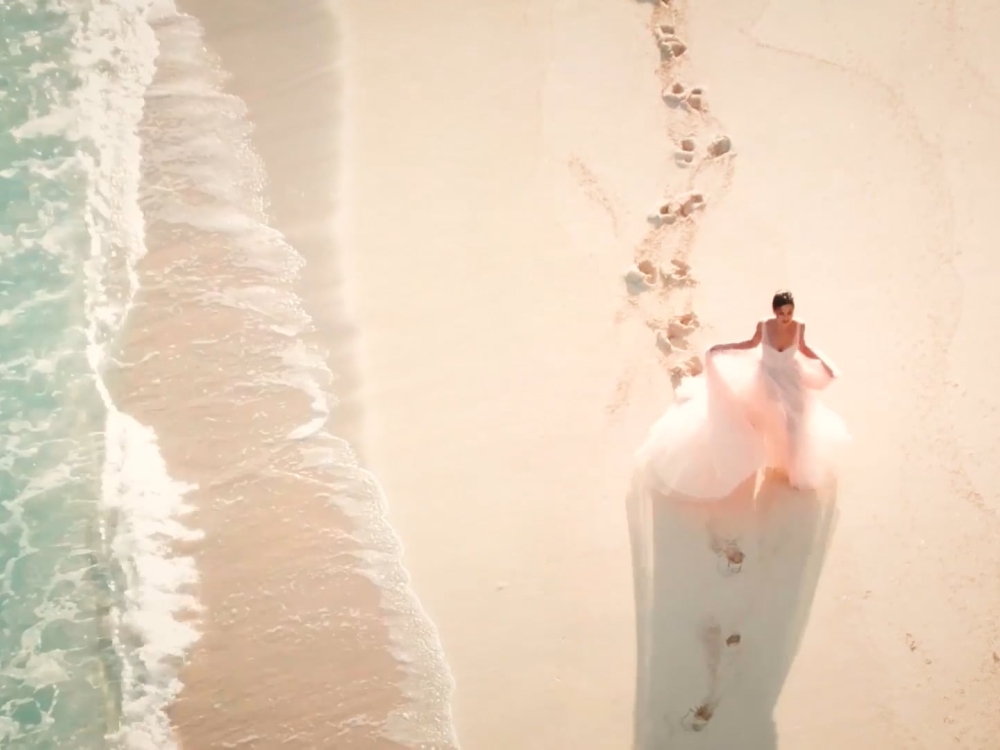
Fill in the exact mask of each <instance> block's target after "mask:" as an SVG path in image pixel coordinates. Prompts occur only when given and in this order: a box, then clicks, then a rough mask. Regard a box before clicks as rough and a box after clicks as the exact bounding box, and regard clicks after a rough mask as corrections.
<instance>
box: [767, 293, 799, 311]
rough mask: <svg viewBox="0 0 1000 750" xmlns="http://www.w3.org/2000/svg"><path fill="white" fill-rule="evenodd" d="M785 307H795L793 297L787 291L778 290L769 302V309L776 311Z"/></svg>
mask: <svg viewBox="0 0 1000 750" xmlns="http://www.w3.org/2000/svg"><path fill="white" fill-rule="evenodd" d="M785 305H791V306H792V307H795V297H793V296H792V293H791V292H790V291H788V290H787V289H779V290H778V291H777V292H775V293H774V299H772V300H771V309H772V310H777V309H778V308H781V307H784V306H785Z"/></svg>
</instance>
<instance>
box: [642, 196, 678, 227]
mask: <svg viewBox="0 0 1000 750" xmlns="http://www.w3.org/2000/svg"><path fill="white" fill-rule="evenodd" d="M678 216H680V205H679V204H677V203H675V202H671V201H667V202H666V203H664V204H662V205H661V206H660V207H659V208H657V209H656V211H654V212H653V213H651V214H650V215H649V216H648V217H647V218H648V219H649V223H650V224H653V225H654V226H657V227H661V226H663V225H664V224H673V223H674V222H675V221H677V217H678Z"/></svg>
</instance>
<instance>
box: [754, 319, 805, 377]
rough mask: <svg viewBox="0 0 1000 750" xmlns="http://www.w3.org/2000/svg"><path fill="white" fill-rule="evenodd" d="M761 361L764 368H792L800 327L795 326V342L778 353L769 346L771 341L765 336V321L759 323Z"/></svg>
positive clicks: (797, 348) (800, 332)
mask: <svg viewBox="0 0 1000 750" xmlns="http://www.w3.org/2000/svg"><path fill="white" fill-rule="evenodd" d="M760 325H761V337H762V338H761V359H762V360H763V363H764V365H765V366H766V367H768V368H769V369H771V368H778V367H789V368H790V367H794V366H795V352H797V351H798V350H799V337H800V336H801V335H802V326H801V325H799V324H798V323H796V324H795V341H794V342H793V343H792V344H791V346H789V347H788V348H787V349H785V350H783V351H780V352H779V351H778V350H777V349H775V348H774V347H773V346H772V345H771V339H770V337H769V336H768V334H767V321H761V324H760Z"/></svg>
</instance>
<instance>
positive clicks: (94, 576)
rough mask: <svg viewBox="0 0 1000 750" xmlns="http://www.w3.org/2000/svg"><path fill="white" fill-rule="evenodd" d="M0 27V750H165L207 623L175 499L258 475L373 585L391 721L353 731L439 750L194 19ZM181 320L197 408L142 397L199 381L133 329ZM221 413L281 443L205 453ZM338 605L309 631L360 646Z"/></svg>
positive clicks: (404, 598)
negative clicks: (189, 453) (343, 521)
mask: <svg viewBox="0 0 1000 750" xmlns="http://www.w3.org/2000/svg"><path fill="white" fill-rule="evenodd" d="M0 28H2V29H3V30H4V39H3V41H2V42H0V118H2V125H3V127H0V271H2V272H0V326H2V328H0V330H2V333H3V338H2V339H0V341H2V344H0V345H2V347H3V348H2V357H0V368H2V379H0V439H2V441H3V451H2V454H0V564H2V566H3V578H2V585H0V748H25V749H29V748H67V749H72V750H87V749H88V748H138V749H146V748H173V747H177V746H178V736H177V731H176V728H175V727H173V726H172V725H171V722H170V720H169V719H168V715H167V709H168V707H169V706H170V705H171V703H172V702H174V701H175V700H176V699H177V697H178V694H179V693H180V691H181V688H182V683H181V673H182V667H183V666H184V664H185V663H186V662H187V660H188V659H189V658H190V656H191V652H192V649H193V648H194V647H195V645H196V644H198V643H199V640H200V639H201V638H202V637H203V635H204V633H203V630H204V628H205V627H208V625H206V624H205V622H206V613H205V610H204V607H203V604H202V602H200V601H199V598H198V597H197V594H198V591H199V582H200V579H201V578H202V577H203V576H204V572H205V571H204V570H199V569H198V567H197V566H196V564H195V558H196V557H197V554H196V551H197V550H198V549H199V545H201V544H208V543H210V542H211V541H212V540H211V538H210V534H209V535H208V536H206V534H205V531H204V529H202V528H201V524H200V523H199V521H198V518H199V514H198V512H199V511H201V512H204V511H206V508H205V507H201V506H199V502H202V503H204V502H206V501H205V497H206V494H205V492H201V494H199V492H198V490H199V485H198V482H192V481H188V477H192V476H195V475H198V478H199V480H200V478H201V477H204V476H211V477H213V485H212V494H211V498H213V502H218V503H222V504H225V503H236V502H238V501H240V500H242V499H245V497H247V496H250V495H252V494H253V492H252V491H251V492H249V494H248V493H247V492H245V490H246V488H247V486H250V487H251V488H252V487H253V485H254V483H255V482H256V481H257V480H260V481H261V482H265V481H266V480H267V479H268V478H269V477H273V476H275V475H276V474H282V476H289V475H294V478H295V479H296V480H301V485H302V487H312V488H314V489H313V492H314V494H316V495H317V496H318V497H320V498H321V499H322V500H325V501H326V502H327V503H328V504H329V505H330V506H331V516H330V517H331V523H332V522H333V519H334V517H335V516H334V514H333V512H332V511H334V510H335V511H336V512H337V513H338V514H339V515H340V516H343V517H346V518H349V519H350V524H349V526H348V527H346V528H342V529H340V536H341V537H343V539H345V540H347V542H348V544H347V548H346V551H344V552H343V554H341V555H340V558H339V559H341V562H340V563H339V565H340V566H341V567H339V568H338V571H339V572H338V573H337V575H341V576H343V577H345V579H350V580H357V579H363V580H365V581H370V582H372V583H374V584H375V585H376V586H377V588H378V591H379V596H378V601H379V613H380V614H379V618H380V622H379V625H380V626H385V628H387V629H388V631H389V633H390V636H389V638H388V640H387V641H386V643H385V644H384V648H383V650H384V651H385V652H386V654H388V655H389V656H390V657H391V659H392V660H393V663H394V664H396V665H397V667H398V669H396V672H397V673H396V675H395V677H394V679H397V680H398V681H399V689H400V691H401V694H402V695H403V696H404V698H405V700H404V702H403V704H402V705H401V707H399V710H395V709H394V710H393V711H391V712H389V713H388V714H387V715H386V716H384V717H381V718H380V719H379V720H378V721H374V720H373V719H372V718H371V717H370V716H369V717H366V718H365V721H364V722H362V723H365V724H366V725H367V726H368V727H369V728H368V730H366V731H371V732H372V733H373V736H376V735H377V736H381V737H391V738H393V739H394V741H398V742H400V743H403V744H407V745H411V746H426V747H432V746H433V747H446V746H451V745H452V744H453V743H454V738H453V734H452V729H451V725H450V713H449V706H448V704H449V700H450V692H451V687H450V685H451V683H450V677H449V676H448V673H447V669H446V667H445V666H444V662H443V657H442V656H441V649H440V644H439V643H438V642H437V635H436V632H435V631H434V628H433V626H432V625H431V624H430V622H429V621H428V620H427V618H426V616H425V615H424V614H423V612H422V611H421V610H420V608H419V605H418V603H417V601H416V599H415V597H414V596H413V594H412V592H411V591H410V589H409V579H408V576H407V574H406V571H405V570H404V569H403V567H402V564H401V548H400V546H399V543H398V540H397V539H396V538H395V536H394V534H393V533H392V530H391V528H390V527H389V526H388V524H387V522H386V520H385V515H386V511H385V500H384V498H383V497H382V495H381V490H380V489H379V488H378V484H377V482H376V481H375V480H374V478H373V477H371V476H370V475H369V474H367V472H365V471H364V470H363V469H362V468H361V467H360V466H359V465H358V462H357V460H356V458H355V457H354V454H353V452H352V451H351V448H350V446H349V445H347V443H346V442H345V441H344V440H343V439H341V438H340V437H338V436H337V435H335V434H333V432H332V431H331V429H330V426H329V418H330V414H331V411H332V410H333V409H334V408H335V404H336V402H337V398H336V394H335V393H334V390H335V383H336V373H333V372H331V371H330V369H329V368H328V367H327V365H326V361H327V353H326V351H325V350H324V349H323V348H322V347H319V346H317V345H316V343H315V342H316V339H317V335H316V330H315V326H314V325H313V323H312V321H311V319H310V317H309V315H308V314H307V313H306V311H305V306H304V305H303V303H302V300H301V299H300V298H299V297H297V296H296V292H295V285H296V280H297V279H298V278H299V277H300V276H301V275H302V273H303V268H304V267H305V265H306V259H305V258H303V257H302V255H301V254H299V253H298V252H297V251H296V250H295V249H294V248H293V247H291V246H290V245H289V244H288V243H287V242H286V241H285V240H284V238H283V237H282V235H281V234H280V233H279V232H277V231H276V230H275V229H273V228H272V227H271V226H269V224H268V214H267V211H266V200H265V194H264V191H265V186H266V178H265V175H264V172H263V167H262V165H261V163H260V160H259V158H257V156H256V155H255V154H254V152H253V149H252V148H251V146H250V140H249V134H250V132H251V128H250V125H249V121H248V118H247V113H246V108H245V107H244V106H243V105H242V103H241V102H240V101H239V100H238V99H236V98H235V97H232V96H229V95H226V94H224V93H223V92H222V91H221V86H222V81H223V76H222V74H221V73H220V71H219V70H218V67H217V64H216V63H215V62H214V61H213V60H212V59H211V57H210V56H209V55H208V54H207V53H206V51H205V46H204V43H203V40H202V31H201V29H200V27H199V26H198V24H197V22H196V21H195V20H194V19H193V18H191V17H190V16H187V15H184V14H182V13H180V12H178V11H177V9H176V8H174V6H173V5H172V3H170V2H154V1H153V0H12V1H10V2H5V3H2V4H0ZM151 250H152V252H151ZM154 253H155V258H154V257H153V255H154ZM151 259H152V262H150V261H151ZM157 305H161V306H163V309H160V308H157V307H156V306H157ZM137 311H138V312H137ZM143 311H144V312H143ZM143 316H145V320H146V321H147V322H146V323H142V320H143ZM174 316H176V319H177V320H178V321H193V323H192V326H193V328H194V329H196V332H197V334H198V335H195V334H191V335H189V336H188V337H187V339H186V342H187V343H189V344H191V345H192V346H194V347H196V348H197V347H201V348H200V349H199V351H201V352H207V353H208V354H206V355H204V356H202V355H199V356H200V359H199V361H198V363H197V364H200V365H204V364H205V362H206V361H207V360H206V357H207V358H211V356H212V353H213V352H215V351H218V352H219V363H218V364H217V365H216V366H215V368H214V369H213V372H217V373H221V374H217V375H216V376H214V379H212V380H211V381H210V382H209V383H208V385H207V386H205V387H204V388H203V389H202V395H203V396H204V398H205V400H206V402H207V404H208V406H207V407H206V409H207V411H205V410H202V411H198V409H200V408H201V407H202V406H203V405H204V404H202V402H200V401H199V402H197V403H195V401H194V400H193V399H192V398H191V397H190V394H187V395H184V396H183V397H181V396H177V397H167V396H162V397H160V401H158V402H157V404H158V405H157V406H156V408H155V409H153V408H152V407H149V403H150V401H149V399H146V400H144V398H145V396H142V395H137V394H144V393H145V391H143V390H142V389H141V388H140V387H138V386H136V383H142V384H143V386H144V387H145V386H146V385H148V386H149V387H150V388H154V389H155V388H157V387H159V386H161V385H163V383H162V382H161V380H166V378H167V377H168V376H167V374H168V373H175V375H174V376H175V377H176V373H177V372H178V371H181V372H184V371H185V369H186V370H187V371H188V372H195V371H196V370H197V364H195V363H192V364H191V366H185V365H183V364H181V365H178V364H177V362H178V358H180V359H183V357H184V356H185V354H184V352H180V353H178V351H177V349H178V347H177V346H176V345H175V344H173V343H171V344H169V345H168V344H167V343H164V344H163V345H161V344H160V343H158V342H160V341H163V342H166V341H167V339H166V338H164V337H163V336H161V335H159V334H157V335H153V334H151V333H150V331H152V330H153V328H152V323H150V322H149V321H162V320H163V319H168V320H170V319H173V318H174ZM137 321H138V322H137ZM220 321H222V322H220ZM178 325H181V323H178ZM237 338H238V340H236V339H237ZM234 342H235V343H234ZM229 343H232V344H233V346H232V347H229V348H227V344H229ZM188 356H191V353H190V352H188ZM168 361H169V362H171V363H172V364H171V365H170V367H166V368H164V369H162V370H161V364H162V363H166V362H168ZM161 372H162V373H163V378H162V379H161V377H160V374H159V373H161ZM199 382H200V381H199ZM168 385H169V383H168ZM180 390H181V392H183V388H181V389H180ZM291 391H294V392H295V393H297V394H298V395H297V396H296V397H295V398H294V399H292V398H291V397H290V396H288V395H287V393H289V392H291ZM216 393H218V394H219V396H220V398H219V399H218V400H217V401H216V400H215V398H214V396H215V394H216ZM120 394H126V396H127V397H126V398H125V399H124V401H123V400H122V398H120ZM283 394H284V395H283ZM223 395H226V396H232V399H230V400H228V401H227V399H226V398H224V397H222V396H223ZM268 399H271V401H272V403H271V408H272V411H268V407H265V406H259V405H260V404H261V403H263V402H266V401H267V400H268ZM227 404H231V405H232V404H235V405H236V406H238V407H239V408H240V409H242V410H243V412H241V413H246V410H247V409H249V408H250V407H249V406H248V405H249V404H255V405H257V406H254V407H253V408H254V409H256V411H254V413H253V414H254V416H255V418H256V419H257V421H256V422H255V423H254V424H259V422H260V416H261V415H262V414H263V415H266V414H269V413H280V414H282V416H283V417H289V418H291V419H294V420H295V421H294V424H293V425H292V427H291V428H290V429H289V428H288V426H287V425H286V424H285V422H284V421H283V420H277V419H274V420H271V421H267V419H266V418H265V424H264V425H263V426H262V427H261V433H260V434H261V435H262V436H263V437H262V438H261V439H260V440H259V441H258V442H256V443H252V441H250V440H249V439H248V442H247V444H245V445H244V444H241V443H238V440H237V439H236V438H229V441H230V442H228V443H225V442H223V443H221V444H220V445H222V447H221V448H220V447H218V446H216V445H215V444H214V443H213V442H212V436H211V435H209V434H208V433H204V434H203V433H197V429H198V428H197V426H196V425H195V421H196V417H197V418H203V419H204V422H203V424H205V425H211V424H215V423H218V422H222V421H224V420H227V419H230V416H229V414H228V412H226V408H228V407H227ZM133 406H134V407H135V408H132V407H133ZM196 406H197V407H198V408H197V409H196V408H195V407H196ZM258 407H259V408H258ZM300 407H301V408H300ZM172 409H173V410H176V411H177V413H176V414H174V415H173V416H172V417H171V415H170V411H171V410H172ZM185 409H188V411H186V412H185V411H184V410H185ZM156 410H159V411H160V412H167V415H166V416H165V417H164V421H165V423H167V424H168V425H172V426H173V434H174V435H175V436H176V435H178V434H180V435H182V436H183V428H185V427H187V428H189V429H190V430H191V435H193V436H194V437H195V438H197V439H196V440H195V441H194V445H195V452H196V453H197V452H198V450H199V446H200V445H204V450H203V451H201V453H200V455H199V458H201V459H202V460H203V461H204V463H205V465H204V466H199V467H198V471H195V470H193V469H192V468H191V466H190V465H188V466H186V467H185V466H183V465H182V466H180V467H179V468H178V470H175V467H174V466H172V465H170V462H169V461H168V460H165V458H164V455H165V453H164V451H162V450H161V436H160V434H159V426H160V425H159V424H158V423H157V424H154V422H156V420H155V419H151V418H150V414H151V412H154V411H156ZM136 415H138V417H137V416H136ZM192 415H195V417H193V416H192ZM234 424H235V422H234ZM169 431H170V430H168V432H169ZM201 439H203V440H204V443H199V442H198V440H201ZM174 442H175V444H176V443H178V442H180V443H183V442H185V438H183V437H181V438H179V439H178V438H175V440H174ZM251 443H252V444H251ZM168 458H169V457H168ZM213 461H214V463H213ZM182 463H183V462H182ZM189 464H190V462H189ZM182 475H183V476H184V477H185V478H184V479H181V478H180V477H181V476H182ZM215 477H218V484H217V485H216V483H215V479H214V478H215ZM317 485H322V491H317V490H315V487H317ZM202 489H203V490H204V487H202ZM299 489H301V488H299ZM192 511H194V512H192ZM338 538H339V537H338ZM231 563H232V564H234V565H236V566H238V565H239V560H233V561H231ZM341 604H342V606H339V608H338V607H334V608H333V609H332V610H331V611H334V614H335V615H337V616H338V617H339V618H340V619H339V620H337V619H336V617H334V618H333V619H332V620H330V621H329V622H327V621H324V623H326V625H325V626H326V627H330V628H334V627H336V628H338V632H339V633H340V634H341V636H343V634H344V633H345V632H346V633H348V634H350V633H352V632H355V630H356V631H357V633H368V632H369V631H370V629H371V627H372V624H371V622H367V621H362V619H363V618H361V616H360V615H358V614H357V608H356V607H352V606H351V604H350V602H347V603H341ZM329 614H330V613H329V612H327V615H329ZM209 619H210V618H209ZM291 619H292V624H291V625H289V627H290V628H292V629H293V630H292V632H294V622H295V621H296V619H295V617H293V618H291ZM310 627H319V625H317V624H315V623H311V624H310ZM352 629H354V630H352ZM321 634H322V633H321ZM359 637H360V636H359ZM288 677H289V679H291V680H294V675H289V676H288ZM264 687H265V689H266V685H265V686H264ZM356 723H357V722H356ZM372 727H374V728H372Z"/></svg>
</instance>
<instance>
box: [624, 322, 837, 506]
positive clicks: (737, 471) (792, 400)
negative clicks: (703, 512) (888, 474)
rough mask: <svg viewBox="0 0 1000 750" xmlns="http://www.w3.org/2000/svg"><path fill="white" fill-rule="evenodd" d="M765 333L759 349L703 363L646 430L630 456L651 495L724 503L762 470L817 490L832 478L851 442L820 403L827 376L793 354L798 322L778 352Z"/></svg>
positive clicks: (819, 367)
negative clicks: (702, 368) (841, 453)
mask: <svg viewBox="0 0 1000 750" xmlns="http://www.w3.org/2000/svg"><path fill="white" fill-rule="evenodd" d="M762 330H763V340H762V342H761V345H760V347H758V348H757V349H754V350H750V351H736V352H724V353H719V354H715V355H709V356H707V357H706V366H705V372H704V373H703V374H702V375H700V376H698V377H696V378H692V379H691V380H690V381H688V382H687V383H684V384H682V387H681V388H680V389H679V391H678V394H677V399H676V401H675V402H674V403H673V404H672V405H671V406H670V407H669V408H668V409H667V411H666V412H665V413H664V414H663V416H662V417H660V419H659V420H658V421H657V422H656V424H654V425H653V427H652V428H651V429H650V431H649V435H648V436H647V438H646V441H645V443H644V444H643V445H642V447H641V448H640V449H639V451H638V452H637V454H636V459H637V461H638V464H639V468H640V470H641V471H642V473H643V474H644V478H645V481H646V485H647V486H648V487H649V488H650V489H653V490H656V491H658V492H661V493H664V494H679V495H683V496H687V497H689V498H693V499H711V498H722V497H725V496H727V495H729V494H730V493H731V492H733V490H735V489H736V488H737V487H738V486H739V485H740V484H742V483H743V482H744V481H746V479H747V478H748V477H750V476H751V475H753V474H755V473H756V472H757V471H759V470H760V469H763V468H766V467H774V468H778V469H781V470H783V471H785V472H786V473H787V474H788V479H789V483H790V484H791V485H793V486H795V487H800V488H811V487H812V488H814V487H818V486H819V485H820V483H821V482H822V481H823V480H824V479H825V477H826V476H827V474H828V473H829V472H830V471H831V469H832V465H833V458H834V455H835V453H836V449H837V448H838V447H840V446H842V445H843V444H845V443H846V442H848V441H849V440H850V435H849V433H848V431H847V427H846V426H845V425H844V422H843V420H841V418H840V417H839V416H838V415H837V414H836V413H835V412H833V411H832V410H831V409H829V408H828V407H827V406H826V405H825V404H823V403H822V401H821V400H820V398H819V391H820V390H822V389H823V388H825V387H826V386H827V385H829V383H830V381H831V378H830V377H829V376H828V375H827V374H826V372H825V370H823V368H822V366H821V365H819V364H818V363H816V362H815V361H813V360H808V359H806V358H805V357H803V356H801V355H800V354H799V353H798V349H799V341H800V338H801V331H802V328H801V325H799V324H798V323H796V332H795V342H794V344H793V345H792V346H790V347H788V348H787V349H784V350H782V351H779V350H777V349H775V348H774V347H773V346H772V345H771V342H770V340H769V338H768V335H767V326H766V325H764V326H762Z"/></svg>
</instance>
